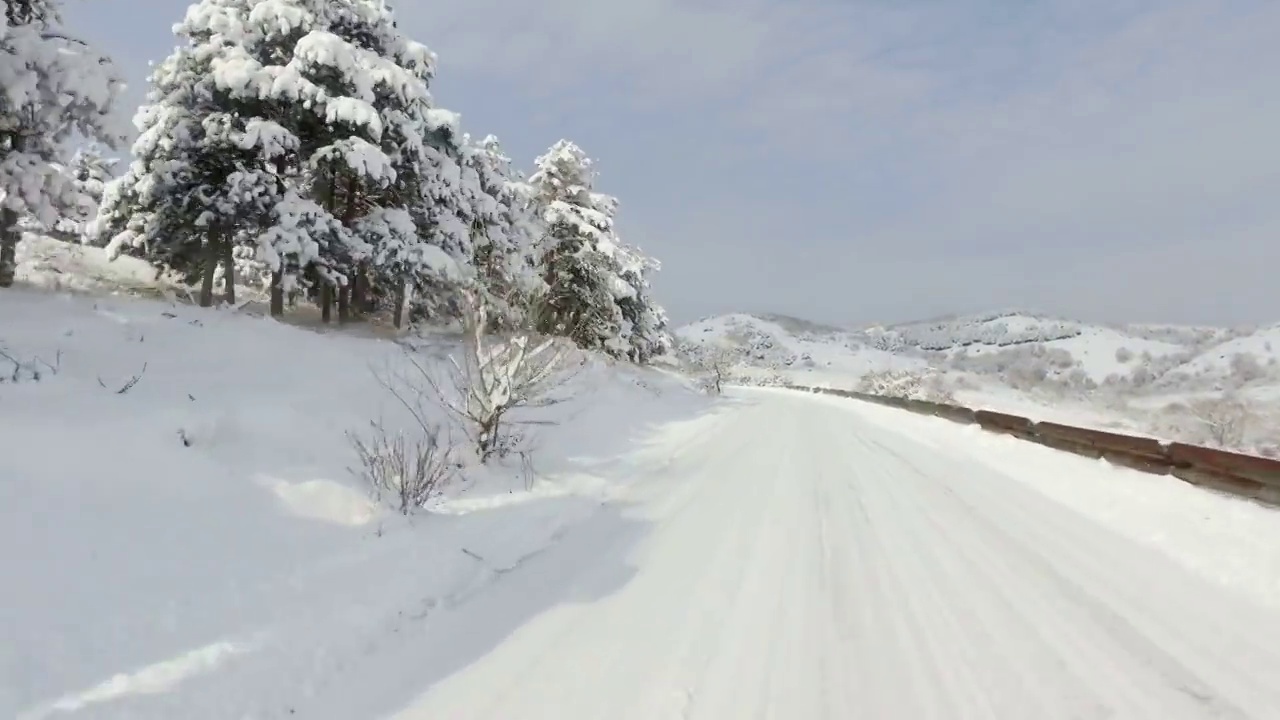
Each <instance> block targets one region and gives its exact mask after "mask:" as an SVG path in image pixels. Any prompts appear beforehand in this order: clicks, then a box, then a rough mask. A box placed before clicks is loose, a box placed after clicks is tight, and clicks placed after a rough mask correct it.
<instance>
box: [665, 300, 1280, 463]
mask: <svg viewBox="0 0 1280 720" xmlns="http://www.w3.org/2000/svg"><path fill="white" fill-rule="evenodd" d="M677 337H678V338H679V340H680V347H679V352H680V354H681V356H682V357H683V358H684V359H685V361H686V363H687V364H688V365H690V366H693V367H698V366H703V367H705V366H706V365H707V359H708V358H709V357H712V356H714V355H715V353H716V352H717V350H718V351H719V352H720V353H727V356H728V357H730V358H731V359H732V365H733V366H734V368H735V369H734V372H733V373H732V375H733V376H735V379H739V380H746V381H758V380H759V379H760V377H761V376H762V375H763V376H771V375H772V376H778V377H779V378H780V379H782V380H785V381H788V382H792V383H796V384H801V385H834V386H843V387H849V388H860V389H862V390H864V391H868V392H890V393H906V394H909V395H911V396H913V397H921V398H926V399H934V400H940V401H946V402H961V403H964V404H969V405H973V406H977V407H985V408H990V409H994V410H1001V411H1004V412H1013V413H1017V414H1024V415H1031V416H1034V417H1036V418H1038V419H1043V420H1052V421H1055V422H1066V423H1071V424H1080V425H1087V426H1091V427H1106V428H1112V429H1120V430H1124V431H1129V432H1138V433H1145V434H1152V435H1156V436H1159V437H1163V438H1166V439H1171V440H1181V441H1184V442H1196V443H1210V444H1214V443H1216V444H1221V445H1225V446H1229V447H1235V448H1239V449H1251V450H1254V451H1258V452H1263V451H1265V452H1273V451H1278V452H1280V447H1273V446H1275V445H1276V443H1275V442H1274V436H1276V435H1277V434H1280V433H1277V432H1274V431H1278V430H1280V410H1278V409H1277V401H1278V400H1280V359H1278V358H1280V326H1273V327H1267V328H1262V329H1256V330H1255V329H1250V328H1232V329H1227V328H1209V327H1192V326H1176V325H1144V324H1133V325H1103V324H1089V323H1083V322H1078V321H1073V320H1066V319H1061V318H1053V317H1046V316H1041V315H1037V314H1033V313H1027V312H994V313H986V314H980V315H966V316H956V317H947V318H939V319H934V320H929V321H921V322H913V323H903V324H899V325H893V326H887V327H882V326H875V327H868V328H862V329H856V330H855V329H839V328H833V327H827V326H821V325H815V324H812V323H806V322H805V321H801V320H795V319H783V320H782V321H780V320H779V319H778V318H776V317H773V316H752V315H744V314H738V315H728V316H722V317H713V318H707V319H704V320H701V321H699V322H696V323H693V324H692V325H689V326H686V327H684V328H681V329H680V330H679V331H678V332H677ZM1224 395H1230V396H1231V398H1232V399H1233V402H1234V401H1238V402H1241V403H1243V404H1244V405H1246V406H1248V407H1247V415H1248V418H1249V422H1248V423H1247V425H1248V427H1247V428H1245V430H1244V431H1243V432H1242V433H1236V434H1235V435H1236V437H1235V438H1234V439H1232V440H1224V439H1222V438H1219V437H1216V436H1217V435H1218V434H1219V433H1217V432H1215V431H1211V430H1210V429H1206V428H1205V427H1203V423H1202V422H1201V419H1200V418H1198V417H1197V412H1198V411H1196V410H1194V408H1190V409H1189V407H1188V404H1189V403H1190V404H1192V405H1195V404H1197V403H1203V402H1210V401H1214V400H1215V399H1220V398H1222V397H1224Z"/></svg>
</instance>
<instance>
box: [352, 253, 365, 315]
mask: <svg viewBox="0 0 1280 720" xmlns="http://www.w3.org/2000/svg"><path fill="white" fill-rule="evenodd" d="M364 273H365V264H364V263H360V264H359V265H357V266H356V271H355V273H354V274H353V275H352V276H351V312H352V314H353V315H356V316H357V317H358V316H360V315H363V314H364V313H365V312H366V311H367V310H368V308H366V307H365V285H366V284H368V280H367V279H366V278H365V276H364Z"/></svg>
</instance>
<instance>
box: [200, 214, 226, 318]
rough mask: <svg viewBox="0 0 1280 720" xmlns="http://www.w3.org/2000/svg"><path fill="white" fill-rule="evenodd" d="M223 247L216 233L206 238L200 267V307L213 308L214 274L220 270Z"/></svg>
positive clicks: (211, 233)
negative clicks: (219, 264) (219, 262)
mask: <svg viewBox="0 0 1280 720" xmlns="http://www.w3.org/2000/svg"><path fill="white" fill-rule="evenodd" d="M221 245H222V243H221V241H220V240H219V239H218V234H217V233H216V232H210V233H209V236H208V237H206V238H205V241H204V257H203V258H202V260H203V264H202V266H201V267H200V272H201V277H200V307H213V274H214V273H215V272H217V270H218V259H219V256H220V249H221Z"/></svg>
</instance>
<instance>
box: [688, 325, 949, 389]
mask: <svg viewBox="0 0 1280 720" xmlns="http://www.w3.org/2000/svg"><path fill="white" fill-rule="evenodd" d="M676 340H677V353H678V354H679V355H680V356H681V357H683V358H684V359H685V360H686V361H687V362H688V363H689V364H690V365H693V366H699V365H705V364H707V363H708V362H710V361H711V359H712V358H713V357H714V356H717V355H724V356H725V357H727V358H728V359H729V363H730V365H732V367H733V370H734V372H735V373H736V374H739V375H745V376H751V375H756V376H759V375H760V374H765V375H777V376H780V377H782V378H784V379H786V380H788V381H790V382H794V383H802V384H811V385H815V384H816V385H825V384H828V383H830V382H833V381H834V382H839V381H841V380H847V379H849V378H858V377H862V376H863V375H867V374H870V373H877V372H885V371H890V370H911V369H920V368H923V367H924V366H925V362H924V360H923V359H922V358H917V357H909V356H906V355H901V354H895V353H892V352H888V351H886V350H882V349H879V348H875V347H872V346H870V345H869V344H868V343H867V339H866V338H865V337H864V336H863V335H862V334H860V333H857V332H851V331H848V330H841V329H839V328H834V327H827V326H822V325H817V324H814V323H808V322H806V321H803V320H798V319H795V318H788V317H785V316H776V315H774V316H763V317H761V316H755V315H748V314H733V315H722V316H718V317H712V318H707V319H704V320H700V321H698V322H695V323H693V324H691V325H687V326H685V327H682V328H680V329H678V330H677V331H676Z"/></svg>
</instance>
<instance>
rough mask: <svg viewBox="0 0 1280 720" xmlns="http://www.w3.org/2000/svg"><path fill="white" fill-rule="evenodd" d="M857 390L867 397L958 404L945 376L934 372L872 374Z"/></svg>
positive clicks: (859, 383)
mask: <svg viewBox="0 0 1280 720" xmlns="http://www.w3.org/2000/svg"><path fill="white" fill-rule="evenodd" d="M856 389H857V391H858V392H861V393H865V394H867V395H879V396H881V397H896V398H902V399H904V400H924V401H926V402H935V403H944V404H948V405H954V404H956V398H955V395H953V394H952V392H951V390H950V389H949V388H948V387H947V382H946V378H945V376H944V375H942V374H941V373H939V372H936V371H933V370H926V371H923V372H920V371H908V370H885V371H882V372H876V373H870V374H867V375H864V376H863V377H862V379H861V380H860V381H859V382H858V386H857V388H856Z"/></svg>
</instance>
